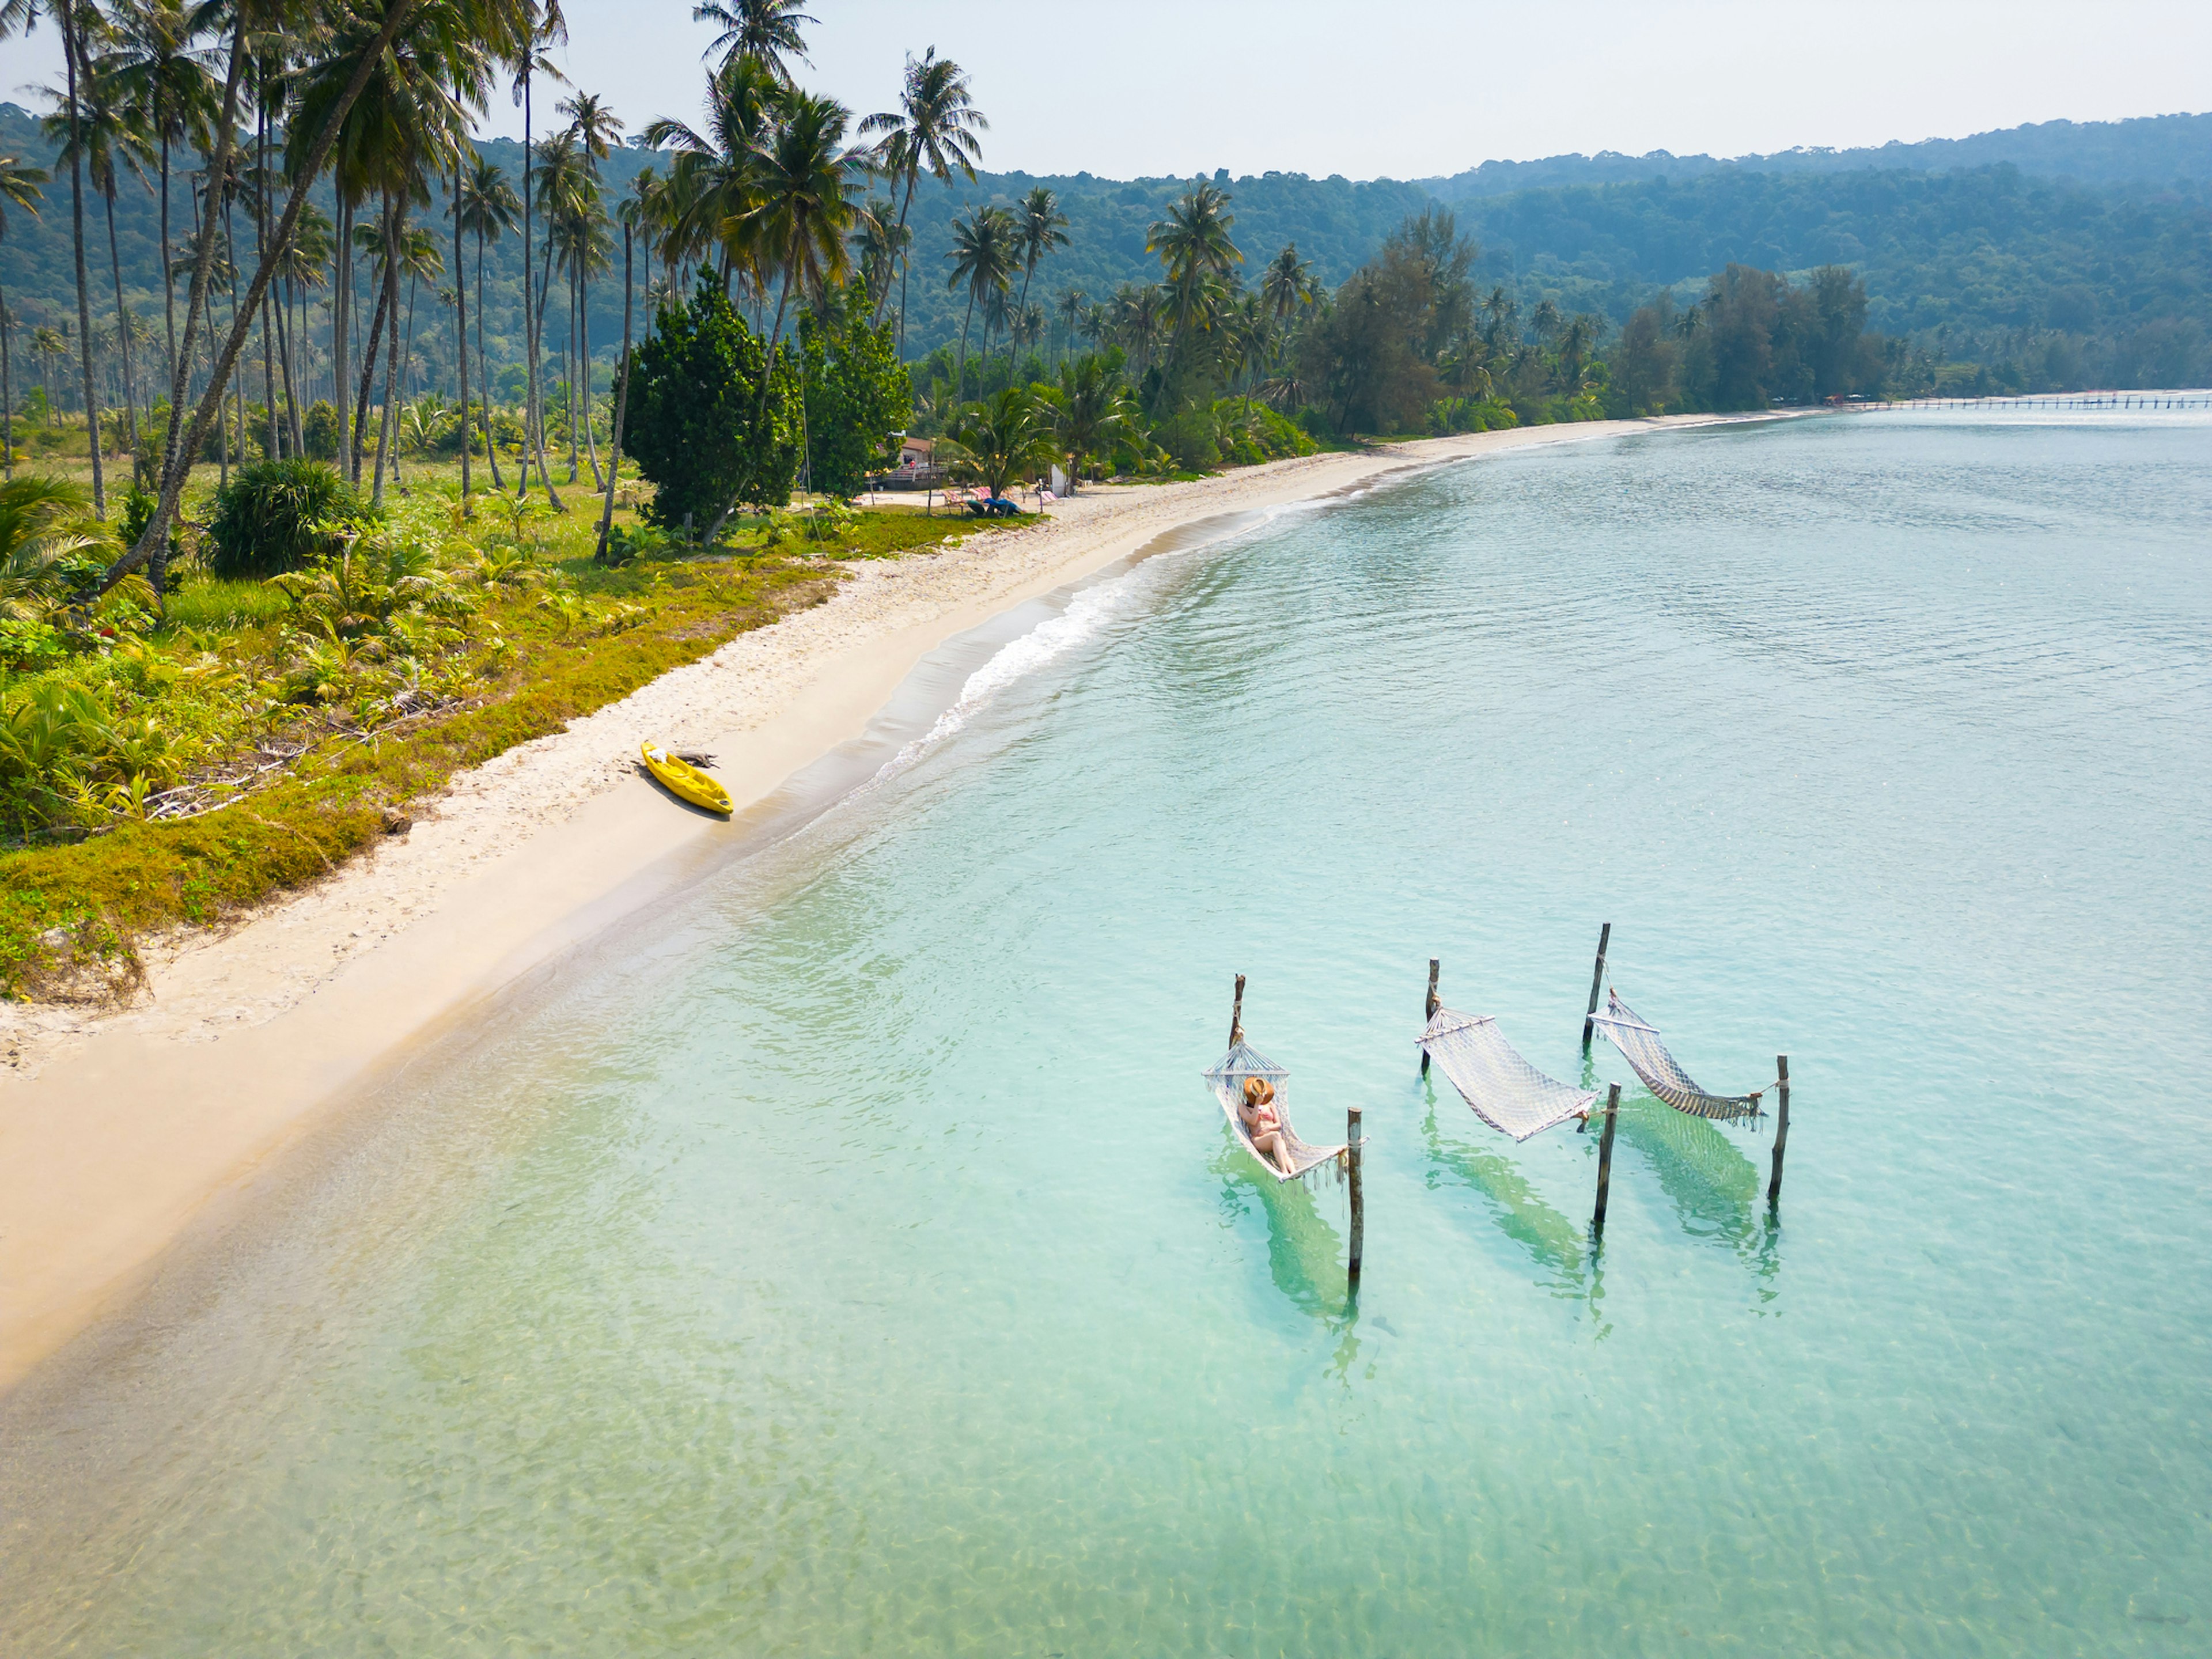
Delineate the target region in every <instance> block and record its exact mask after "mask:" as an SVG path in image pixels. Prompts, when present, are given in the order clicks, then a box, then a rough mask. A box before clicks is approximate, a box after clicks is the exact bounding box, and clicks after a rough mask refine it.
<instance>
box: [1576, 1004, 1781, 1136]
mask: <svg viewBox="0 0 2212 1659" xmlns="http://www.w3.org/2000/svg"><path fill="white" fill-rule="evenodd" d="M1590 1023H1591V1024H1594V1025H1595V1026H1596V1027H1597V1029H1598V1030H1601V1031H1603V1032H1604V1033H1605V1035H1606V1040H1607V1042H1610V1043H1612V1044H1613V1047H1614V1048H1618V1049H1620V1053H1621V1057H1622V1058H1623V1059H1625V1060H1627V1062H1628V1064H1629V1066H1630V1067H1631V1068H1632V1070H1633V1071H1634V1072H1635V1073H1636V1075H1637V1076H1638V1077H1639V1078H1641V1079H1643V1081H1644V1087H1645V1088H1646V1089H1649V1090H1650V1091H1651V1092H1652V1093H1653V1094H1654V1095H1656V1096H1657V1097H1659V1098H1660V1099H1661V1100H1663V1101H1665V1102H1666V1103H1668V1105H1669V1106H1672V1107H1673V1108H1674V1109H1675V1110H1676V1111H1678V1112H1687V1113H1689V1114H1690V1115H1691V1116H1692V1117H1704V1118H1713V1119H1717V1120H1718V1121H1722V1122H1729V1121H1733V1120H1735V1119H1738V1118H1747V1117H1748V1118H1757V1117H1762V1116H1764V1115H1765V1113H1764V1111H1763V1110H1762V1109H1761V1108H1760V1106H1759V1096H1760V1095H1763V1094H1765V1092H1766V1090H1765V1089H1761V1090H1759V1091H1756V1092H1754V1093H1752V1094H1747V1095H1713V1094H1707V1093H1706V1092H1705V1091H1704V1090H1703V1089H1700V1088H1699V1086H1698V1085H1697V1083H1696V1081H1695V1080H1694V1079H1692V1077H1691V1076H1690V1074H1689V1073H1687V1072H1686V1071H1684V1070H1683V1069H1682V1067H1681V1064H1680V1061H1678V1060H1676V1059H1675V1058H1674V1055H1673V1054H1669V1053H1668V1051H1667V1045H1666V1044H1665V1043H1664V1042H1662V1041H1661V1040H1660V1036H1659V1033H1658V1031H1657V1030H1656V1029H1654V1028H1653V1027H1652V1026H1650V1025H1649V1024H1646V1023H1645V1022H1644V1021H1643V1020H1641V1019H1639V1018H1637V1015H1636V1011H1635V1010H1634V1009H1633V1008H1631V1007H1630V1006H1628V1005H1627V1004H1626V1003H1625V1002H1623V1001H1622V1000H1620V992H1618V991H1616V990H1614V989H1613V987H1611V986H1609V985H1608V986H1607V987H1606V991H1605V1012H1603V1013H1601V1014H1596V1015H1593V1016H1592V1017H1591V1022H1590ZM1773 1086H1774V1085H1772V1084H1770V1085H1767V1087H1768V1088H1771V1087H1773Z"/></svg>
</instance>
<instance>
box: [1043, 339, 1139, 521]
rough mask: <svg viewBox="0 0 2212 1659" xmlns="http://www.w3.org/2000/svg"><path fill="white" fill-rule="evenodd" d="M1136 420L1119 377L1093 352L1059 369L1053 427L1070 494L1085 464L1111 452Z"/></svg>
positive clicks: (1132, 407)
mask: <svg viewBox="0 0 2212 1659" xmlns="http://www.w3.org/2000/svg"><path fill="white" fill-rule="evenodd" d="M1135 420H1136V408H1135V405H1133V404H1131V403H1130V401H1129V398H1128V394H1127V392H1124V391H1122V389H1121V380H1120V377H1118V376H1117V375H1115V374H1109V373H1108V372H1107V368H1106V362H1105V360H1104V359H1103V358H1102V357H1100V356H1097V354H1095V353H1093V354H1091V355H1089V356H1085V357H1083V358H1082V359H1080V360H1079V361H1078V362H1072V363H1062V364H1061V365H1060V402H1059V405H1058V407H1057V408H1056V409H1055V410H1054V421H1053V428H1054V438H1055V440H1056V441H1057V442H1058V443H1059V446H1060V453H1061V454H1063V455H1065V456H1066V458H1067V480H1068V491H1069V493H1070V494H1071V495H1072V494H1073V493H1074V489H1075V481H1076V479H1077V478H1078V477H1080V476H1081V475H1082V472H1083V468H1084V465H1085V462H1087V461H1090V460H1092V459H1095V458H1096V457H1097V456H1099V455H1102V454H1106V453H1110V452H1111V451H1112V449H1113V447H1114V446H1115V444H1117V443H1119V442H1120V441H1121V440H1122V439H1123V438H1124V437H1125V436H1127V435H1128V434H1129V433H1130V431H1131V430H1132V429H1133V426H1134V423H1135Z"/></svg>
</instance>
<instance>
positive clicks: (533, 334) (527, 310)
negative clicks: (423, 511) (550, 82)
mask: <svg viewBox="0 0 2212 1659" xmlns="http://www.w3.org/2000/svg"><path fill="white" fill-rule="evenodd" d="M534 62H535V59H534V58H533V57H532V52H530V50H529V49H527V48H526V50H525V51H524V53H523V68H522V331H523V334H524V335H525V336H526V339H525V342H524V343H525V345H526V347H527V349H526V352H525V354H524V356H525V359H526V363H527V366H528V368H527V372H528V381H527V392H526V395H527V396H528V398H529V400H530V401H529V404H528V407H527V408H526V409H525V410H524V411H523V416H522V428H523V441H524V443H526V445H528V446H529V447H528V449H527V450H526V452H525V453H524V456H523V465H522V482H521V489H520V492H519V493H520V494H521V495H528V494H529V493H530V458H531V457H532V456H535V457H536V458H537V460H538V482H539V483H543V484H544V486H545V499H546V500H547V501H550V502H552V504H553V510H554V511H555V512H556V513H565V512H567V511H568V509H567V508H566V507H562V505H561V498H560V496H558V495H556V494H554V492H553V474H552V473H551V471H549V470H548V469H547V467H546V465H545V409H544V404H543V403H541V402H540V401H539V398H538V335H539V331H541V330H542V329H543V328H544V325H545V284H544V283H543V282H540V283H538V293H537V295H536V297H535V299H534V301H533V299H532V294H531V281H530V231H531V217H532V215H531V201H530V196H531V190H530V154H531V152H530V137H531V120H530V98H531V88H532V82H535V80H536V79H537V76H536V74H535V72H534V70H533V67H532V65H533V64H534Z"/></svg>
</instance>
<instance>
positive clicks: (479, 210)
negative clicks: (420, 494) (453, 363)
mask: <svg viewBox="0 0 2212 1659" xmlns="http://www.w3.org/2000/svg"><path fill="white" fill-rule="evenodd" d="M455 199H456V201H457V202H458V204H459V217H460V225H461V228H462V229H464V230H465V231H467V232H468V233H469V234H471V235H473V236H474V237H475V238H476V239H477V379H478V380H481V381H482V382H483V402H484V417H483V418H484V453H485V455H486V457H487V458H489V460H490V462H491V483H492V488H493V489H506V488H507V485H506V483H504V482H503V481H502V480H501V477H500V476H499V446H498V445H497V444H496V443H495V442H493V441H492V431H491V369H490V367H489V364H488V363H487V362H485V359H484V339H483V267H484V244H485V243H487V242H495V241H497V240H499V236H500V233H501V231H503V230H513V228H514V227H515V223H516V221H517V220H518V219H519V218H520V216H521V213H522V204H521V203H520V201H518V200H516V199H515V194H514V188H513V185H509V184H508V183H507V175H506V173H502V172H501V170H500V169H499V168H498V167H495V166H494V165H493V164H492V163H491V162H490V161H487V160H486V159H485V158H484V157H483V155H481V154H477V156H476V160H475V162H474V164H473V165H471V167H468V168H467V169H466V170H465V172H464V173H463V174H462V177H461V185H460V190H459V194H458V196H457V197H456V198H455ZM468 418H469V417H468V414H467V410H466V404H465V402H464V405H463V411H462V420H463V422H464V433H465V432H466V425H465V423H466V422H467V420H468ZM472 447H474V440H473V439H471V438H470V437H468V436H466V435H464V437H463V439H462V441H461V466H462V469H463V470H462V489H463V491H464V493H465V492H466V489H467V487H468V485H467V477H468V474H467V467H468V455H469V451H470V450H471V448H472Z"/></svg>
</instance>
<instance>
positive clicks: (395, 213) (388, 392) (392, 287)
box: [368, 198, 406, 506]
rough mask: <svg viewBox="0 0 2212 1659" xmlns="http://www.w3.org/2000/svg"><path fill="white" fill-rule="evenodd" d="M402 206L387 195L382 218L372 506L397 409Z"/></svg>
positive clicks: (380, 488)
mask: <svg viewBox="0 0 2212 1659" xmlns="http://www.w3.org/2000/svg"><path fill="white" fill-rule="evenodd" d="M405 214H406V209H405V207H404V204H398V203H395V202H392V201H390V200H389V198H387V205H386V209H385V220H384V289H383V291H382V292H381V293H380V294H379V295H377V300H376V307H377V310H378V311H379V312H380V313H384V315H385V318H386V324H385V328H386V336H385V339H386V344H385V354H384V414H383V418H382V419H380V420H379V421H378V422H377V423H376V477H375V479H374V482H373V483H371V484H370V485H369V491H368V498H369V501H370V503H371V504H372V505H374V506H381V505H383V502H384V473H385V468H386V465H387V462H388V460H389V459H390V457H391V455H392V447H393V446H392V440H393V439H394V438H396V437H397V436H398V432H397V430H396V427H397V423H398V416H399V411H398V408H397V407H395V401H396V398H397V397H398V389H399V248H400V239H401V237H402V236H403V235H404V230H403V229H402V225H403V223H404V218H405ZM375 360H376V348H375V346H374V343H371V345H370V347H369V361H370V362H372V363H374V362H375Z"/></svg>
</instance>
